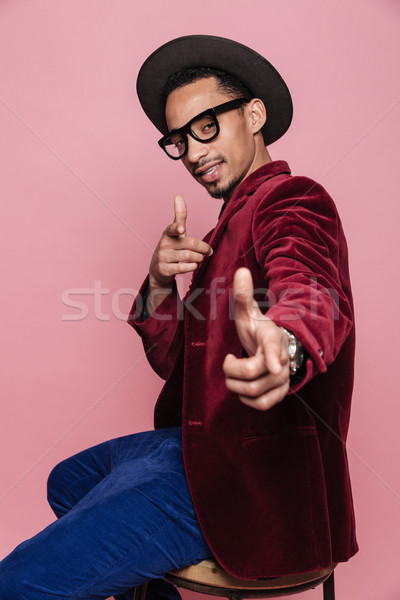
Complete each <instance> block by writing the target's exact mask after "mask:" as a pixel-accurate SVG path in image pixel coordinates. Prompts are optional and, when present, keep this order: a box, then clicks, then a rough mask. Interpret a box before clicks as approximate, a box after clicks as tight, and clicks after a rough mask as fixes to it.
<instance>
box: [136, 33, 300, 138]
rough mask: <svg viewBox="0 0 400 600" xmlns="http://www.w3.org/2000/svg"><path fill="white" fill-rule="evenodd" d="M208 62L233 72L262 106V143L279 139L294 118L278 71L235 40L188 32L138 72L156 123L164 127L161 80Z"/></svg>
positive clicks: (145, 106)
mask: <svg viewBox="0 0 400 600" xmlns="http://www.w3.org/2000/svg"><path fill="white" fill-rule="evenodd" d="M194 67H211V68H215V69H219V70H221V71H225V72H226V73H229V74H230V75H233V76H234V77H237V78H238V79H239V80H240V81H241V82H242V83H244V84H245V85H246V87H248V89H249V90H250V91H251V93H252V94H253V97H254V98H260V99H261V100H262V101H263V102H264V104H265V107H266V111H267V121H266V123H265V125H264V127H263V129H262V133H263V137H264V142H265V144H266V145H268V144H272V143H273V142H275V141H276V140H278V139H279V138H280V137H282V135H283V134H284V133H285V132H286V131H287V129H288V128H289V125H290V123H291V121H292V115H293V105H292V99H291V96H290V92H289V90H288V88H287V86H286V84H285V82H284V81H283V79H282V77H281V76H280V75H279V73H278V71H277V70H276V69H275V68H274V67H273V66H272V65H271V63H270V62H268V61H267V60H266V59H265V58H264V57H263V56H261V55H260V54H258V53H257V52H255V51H254V50H252V49H251V48H248V47H247V46H244V45H243V44H240V43H239V42H235V41H233V40H229V39H226V38H222V37H216V36H210V35H189V36H184V37H179V38H176V39H174V40H171V41H170V42H167V43H166V44H164V45H163V46H161V47H160V48H158V49H157V50H155V51H154V52H153V53H152V54H151V55H150V56H149V57H148V59H147V60H146V61H145V62H144V64H143V66H142V67H141V69H140V71H139V75H138V78H137V94H138V97H139V101H140V103H141V105H142V107H143V110H144V112H145V113H146V115H147V116H148V117H149V119H150V121H152V123H153V124H154V125H155V126H156V127H157V129H158V130H159V131H160V132H161V133H162V134H163V135H165V134H166V133H168V127H167V123H166V121H165V104H164V100H163V97H162V91H163V89H164V86H165V84H166V82H167V80H168V78H169V77H170V75H172V74H173V73H176V72H177V71H180V70H181V69H185V68H194Z"/></svg>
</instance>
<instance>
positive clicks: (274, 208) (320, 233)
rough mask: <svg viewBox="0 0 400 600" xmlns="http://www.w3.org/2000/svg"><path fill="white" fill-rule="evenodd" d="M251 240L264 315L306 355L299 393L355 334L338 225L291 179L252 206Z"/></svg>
mask: <svg viewBox="0 0 400 600" xmlns="http://www.w3.org/2000/svg"><path fill="white" fill-rule="evenodd" d="M252 235H253V243H254V251H255V254H256V260H257V262H258V264H259V266H260V268H261V269H262V271H263V274H264V281H265V287H266V288H267V295H266V305H267V307H268V309H267V312H266V315H267V316H268V317H270V318H271V319H272V320H273V321H274V322H275V323H276V324H277V325H280V326H283V327H285V328H286V329H288V330H289V331H292V332H293V333H294V335H295V336H296V337H297V339H298V340H299V341H300V342H301V343H302V344H303V347H304V349H305V351H306V355H308V358H307V361H306V373H305V376H304V378H303V379H302V381H301V383H300V384H299V385H296V386H295V389H298V387H300V386H302V385H304V384H305V383H306V382H307V381H309V380H310V379H311V378H312V377H314V376H315V375H316V374H317V373H321V372H322V373H323V372H325V371H326V370H327V366H328V365H329V364H331V363H332V362H333V361H334V360H335V358H336V356H337V354H338V353H339V351H340V349H341V347H342V345H343V343H344V341H345V340H346V338H347V336H348V334H349V332H350V330H351V328H352V326H353V306H352V300H351V291H350V283H349V275H348V266H347V246H346V241H345V238H344V234H343V231H342V227H341V223H340V219H339V216H338V214H337V211H336V207H335V205H334V203H333V201H332V199H331V198H330V196H329V195H328V194H327V192H326V191H325V190H324V188H323V187H322V186H321V185H319V184H318V183H316V182H314V181H312V180H310V179H307V178H305V177H291V178H290V179H288V180H286V181H285V182H283V183H282V184H280V185H278V186H277V187H276V188H275V190H274V191H273V192H272V193H271V194H268V196H266V197H265V198H264V199H263V200H262V201H261V202H260V203H259V204H258V206H257V208H256V210H255V213H254V219H253V229H252Z"/></svg>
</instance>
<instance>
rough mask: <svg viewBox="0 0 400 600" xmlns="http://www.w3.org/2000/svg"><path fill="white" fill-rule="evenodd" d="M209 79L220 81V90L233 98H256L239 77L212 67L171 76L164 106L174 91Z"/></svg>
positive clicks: (180, 72) (166, 87)
mask: <svg viewBox="0 0 400 600" xmlns="http://www.w3.org/2000/svg"><path fill="white" fill-rule="evenodd" d="M209 77H215V78H216V79H217V81H218V89H219V90H220V91H222V92H225V93H227V94H229V95H230V96H232V98H247V99H248V100H251V99H252V98H253V97H254V95H253V94H252V93H251V91H250V90H249V89H248V88H247V87H246V86H245V85H244V83H242V82H241V81H240V80H239V79H238V78H237V77H234V75H230V74H229V73H226V72H225V71H219V70H218V69H214V68H211V67H189V68H186V69H182V70H180V71H177V72H176V73H173V74H172V75H170V76H169V78H168V80H167V82H166V84H165V85H164V88H163V90H162V92H161V95H162V100H163V102H164V104H165V103H166V102H167V98H168V96H169V95H170V93H171V92H173V91H174V90H176V89H178V88H180V87H183V86H184V85H187V84H188V83H194V82H195V81H198V80H199V79H207V78H209Z"/></svg>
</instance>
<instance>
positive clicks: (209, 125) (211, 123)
mask: <svg viewBox="0 0 400 600" xmlns="http://www.w3.org/2000/svg"><path fill="white" fill-rule="evenodd" d="M210 129H215V123H214V121H208V122H207V123H204V124H203V127H202V131H204V133H208V132H209V131H210Z"/></svg>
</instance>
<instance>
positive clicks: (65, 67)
mask: <svg viewBox="0 0 400 600" xmlns="http://www.w3.org/2000/svg"><path fill="white" fill-rule="evenodd" d="M399 12H400V10H399V5H398V3H396V1H395V0H353V1H352V2H347V3H345V2H344V1H339V2H338V1H337V0H326V1H325V2H319V1H318V0H302V1H300V2H299V1H298V0H281V1H280V2H273V1H272V0H265V1H263V2H260V1H257V0H248V1H247V2H245V3H243V2H236V3H235V2H232V0H229V1H228V0H216V1H215V2H213V3H211V4H206V5H204V6H201V5H199V3H194V2H188V1H187V0H186V1H184V0H174V2H172V3H171V2H162V1H161V0H156V1H155V2H152V3H151V6H150V5H149V3H148V2H145V3H137V2H133V1H128V0H118V1H116V2H112V1H111V0H108V1H107V0H105V1H102V2H100V1H99V0H58V1H57V2H54V1H53V0H29V1H28V0H2V2H1V4H0V56H1V57H2V60H1V63H0V123H1V125H0V131H1V137H0V151H1V161H0V170H1V181H2V199H1V207H2V208H1V220H0V223H1V225H0V226H1V235H0V243H1V255H2V258H3V264H4V268H3V271H2V280H3V294H2V298H1V300H2V304H3V306H2V310H1V342H2V348H3V352H2V360H1V369H2V378H1V381H2V396H3V402H2V408H1V418H0V428H1V435H0V443H1V455H2V457H3V460H2V465H1V479H0V481H1V484H0V531H1V539H0V556H3V555H5V554H6V553H7V552H9V551H10V550H11V549H12V548H13V547H14V546H15V545H16V544H17V543H18V542H19V541H21V540H22V539H24V538H26V537H28V536H30V535H32V534H33V533H35V532H36V531H37V530H38V529H39V528H42V527H43V526H44V525H46V524H47V523H49V522H50V521H51V520H52V518H53V517H52V515H51V513H50V509H49V508H47V506H46V502H45V482H46V477H47V474H48V472H49V471H50V469H51V468H52V466H53V465H54V464H55V463H56V462H57V461H59V460H60V459H62V458H64V457H66V456H68V455H70V454H72V453H74V452H76V451H77V450H79V449H81V448H83V447H86V446H89V445H91V444H94V443H97V442H100V441H103V440H104V439H106V438H111V437H114V436H118V435H123V434H127V433H129V432H134V431H138V430H142V429H144V428H150V427H151V425H152V407H153V402H154V399H155V396H156V394H157V392H158V390H159V389H160V385H161V381H160V380H159V379H158V378H157V376H156V375H154V374H153V373H152V372H151V370H150V367H149V366H148V365H147V363H146V360H145V359H144V357H143V351H142V347H141V344H140V341H139V339H138V338H137V337H136V336H135V334H134V333H133V332H132V331H131V329H130V327H129V326H128V325H126V324H125V322H124V316H123V315H124V314H125V313H127V311H128V308H129V306H130V303H131V297H130V295H129V294H131V293H132V292H129V289H135V288H136V289H137V287H138V286H139V284H140V282H141V281H142V279H143V277H144V275H145V273H146V270H147V266H148V263H149V260H150V256H151V251H152V248H153V247H154V245H155V243H156V241H157V239H158V236H159V233H160V232H161V230H162V229H163V228H164V227H165V225H166V224H168V223H169V222H170V220H171V216H172V202H173V196H174V194H175V193H177V192H180V193H182V194H183V195H184V196H185V197H186V199H187V203H188V209H189V220H188V227H189V230H190V232H191V233H192V234H193V235H197V236H201V235H202V234H203V233H205V232H206V231H208V230H209V229H210V228H211V227H212V226H213V224H214V222H215V219H216V215H217V213H218V210H219V202H218V201H215V200H212V199H211V198H208V197H207V195H206V194H205V192H203V191H202V189H201V188H199V187H197V186H196V184H195V183H194V182H192V181H191V180H190V178H189V177H188V175H187V174H186V173H185V172H184V171H183V168H182V166H181V165H179V164H172V163H171V162H168V159H167V158H166V157H164V156H163V155H162V153H161V151H159V150H158V149H157V146H156V140H157V132H156V131H155V130H154V129H153V127H152V126H151V124H150V123H148V122H147V120H146V118H145V116H144V115H143V113H142V112H141V109H140V107H139V103H138V100H137V98H136V95H135V90H134V82H135V77H136V74H137V71H138V68H139V66H140V65H141V63H142V61H143V60H144V59H145V58H146V57H147V55H148V54H149V53H150V52H151V51H152V50H153V49H155V48H156V47H157V46H158V45H160V44H161V43H163V42H165V41H167V40H168V39H170V38H172V37H175V36H178V35H184V34H188V33H210V34H216V35H222V36H226V37H232V38H234V39H237V40H239V41H242V42H243V43H245V44H249V45H251V46H253V47H254V48H255V49H256V50H258V51H259V52H261V53H263V54H265V56H267V57H268V58H269V59H270V60H271V61H272V63H273V64H275V65H276V66H277V67H278V69H279V70H280V71H281V72H282V73H283V75H284V76H285V79H286V80H287V82H288V84H289V87H290V89H291V90H292V94H293V97H294V105H295V117H294V122H293V125H292V127H291V129H290V131H289V133H288V134H287V135H286V136H285V137H284V138H283V140H281V141H280V142H278V143H276V144H275V145H274V146H272V147H271V153H272V156H273V158H285V159H287V160H288V161H289V162H290V164H291V166H292V170H293V171H294V172H295V173H301V174H306V175H309V176H310V177H313V178H315V179H318V180H319V181H321V182H322V183H323V185H325V186H326V187H327V189H328V190H329V192H330V193H331V195H332V196H333V197H334V199H335V200H336V203H337V205H338V208H339V211H340V213H341V216H342V220H343V223H344V227H345V230H346V232H347V237H348V242H349V247H350V252H351V271H352V276H353V287H354V295H355V301H356V306H357V321H358V357H357V376H356V386H355V394H354V408H353V419H352V425H351V431H350V436H349V460H350V466H351V472H352V479H353V488H354V497H355V505H356V511H357V525H358V538H359V543H360V548H361V549H360V552H359V554H358V555H357V556H356V557H355V558H354V559H353V560H352V561H350V562H349V564H346V565H342V566H340V568H338V570H337V575H336V580H337V598H338V599H339V598H340V600H346V599H347V600H353V599H354V598H363V600H376V599H377V598H379V600H395V599H397V598H399V596H400V582H399V579H398V574H397V570H398V569H397V562H398V560H397V559H398V540H399V537H400V518H399V515H400V510H399V509H400V503H399V495H400V485H399V478H398V464H397V463H398V457H399V452H400V442H399V436H398V422H399V418H400V408H399V407H400V403H399V399H398V394H397V375H398V368H399V362H398V358H399V352H398V347H399V341H398V335H396V333H397V334H398V318H397V317H398V297H397V293H398V292H399V283H398V273H399V234H398V218H399V210H398V196H399V195H398V182H397V178H396V172H395V169H396V167H397V161H396V159H397V160H398V132H399V111H400V107H399V98H400V78H399V76H398V64H397V63H398V61H397V60H396V58H397V56H398V51H399V44H398V26H399ZM396 67H397V68H396ZM396 154H397V156H396ZM96 282H98V283H97V284H96ZM96 285H97V286H99V288H103V289H106V290H107V289H108V290H109V291H108V292H102V293H99V291H97V292H96V294H95V293H94V292H93V291H92V292H90V290H93V289H95V286H96ZM76 288H78V289H80V290H81V292H80V294H79V295H76V296H74V299H75V300H78V301H80V302H84V303H85V305H86V306H87V308H88V314H87V317H86V318H84V319H81V320H66V318H65V317H66V315H69V316H70V317H71V315H72V316H74V315H77V314H78V310H77V309H72V308H68V307H67V306H65V305H64V304H63V302H62V298H63V294H64V296H65V294H66V293H71V292H68V290H71V289H75V290H76ZM125 288H127V289H128V292H126V290H125V293H123V290H124V289H125ZM82 290H83V292H82ZM84 290H86V293H84ZM87 290H89V292H88V291H87ZM118 296H120V297H119V304H118V306H117V300H118ZM113 303H114V304H113ZM396 325H397V328H396ZM396 329H397V332H396ZM378 590H380V591H378ZM189 597H190V594H187V595H186V598H189ZM299 597H300V596H299ZM302 597H304V598H313V597H314V598H316V597H319V596H318V592H314V593H313V594H312V593H308V594H304V596H302ZM321 597H322V596H321Z"/></svg>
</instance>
